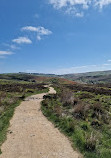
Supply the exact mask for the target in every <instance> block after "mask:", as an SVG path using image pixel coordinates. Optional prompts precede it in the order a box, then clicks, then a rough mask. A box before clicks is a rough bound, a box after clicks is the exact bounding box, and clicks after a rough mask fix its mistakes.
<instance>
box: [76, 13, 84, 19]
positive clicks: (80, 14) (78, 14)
mask: <svg viewBox="0 0 111 158" xmlns="http://www.w3.org/2000/svg"><path fill="white" fill-rule="evenodd" d="M75 16H76V17H80V18H82V17H83V16H84V13H83V12H81V13H76V14H75Z"/></svg>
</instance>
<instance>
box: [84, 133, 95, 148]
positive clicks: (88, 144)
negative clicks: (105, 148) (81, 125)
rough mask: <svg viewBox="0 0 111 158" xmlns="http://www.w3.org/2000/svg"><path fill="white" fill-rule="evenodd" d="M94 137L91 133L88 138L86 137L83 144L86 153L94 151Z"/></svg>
mask: <svg viewBox="0 0 111 158" xmlns="http://www.w3.org/2000/svg"><path fill="white" fill-rule="evenodd" d="M96 142H97V139H96V136H94V134H93V132H92V133H91V135H90V136H87V137H86V143H85V148H86V150H88V151H94V150H95V149H96Z"/></svg>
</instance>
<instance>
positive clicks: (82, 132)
mask: <svg viewBox="0 0 111 158" xmlns="http://www.w3.org/2000/svg"><path fill="white" fill-rule="evenodd" d="M56 90H57V95H50V97H49V98H48V96H47V98H46V99H45V100H44V101H43V102H42V107H41V109H42V112H43V114H44V115H45V116H46V117H47V118H48V119H49V120H50V121H52V122H53V123H54V125H55V127H57V128H59V130H60V131H61V132H63V133H64V134H65V135H66V136H68V137H69V138H70V140H71V141H72V144H73V147H74V149H75V148H77V149H78V150H79V151H80V152H81V153H82V154H83V155H84V157H85V158H110V157H111V125H110V121H111V113H110V112H111V101H110V100H111V97H110V96H106V95H94V94H93V93H88V92H80V93H74V98H75V96H76V99H78V100H79V103H78V106H79V109H77V110H76V111H77V113H76V115H75V113H74V112H72V110H73V108H75V107H73V105H70V103H66V104H65V106H64V103H63V102H64V99H63V100H62V99H61V88H56ZM84 96H85V97H84ZM62 97H63V91H62ZM65 97H66V93H65ZM77 97H78V98H77ZM80 98H81V99H80ZM76 107H77V106H76ZM84 107H85V108H84ZM86 107H88V110H87V111H86V113H85V112H84V110H85V109H86ZM79 112H80V114H81V112H82V114H84V117H83V116H82V115H80V117H79V118H78V116H79V115H77V114H79ZM95 113H96V115H95ZM106 116H107V117H106ZM92 122H94V123H97V124H94V125H92Z"/></svg>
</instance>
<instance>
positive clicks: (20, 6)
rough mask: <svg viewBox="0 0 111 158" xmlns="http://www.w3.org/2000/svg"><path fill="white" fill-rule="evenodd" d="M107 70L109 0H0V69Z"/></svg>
mask: <svg viewBox="0 0 111 158" xmlns="http://www.w3.org/2000/svg"><path fill="white" fill-rule="evenodd" d="M102 70H111V0H33V1H32V0H19V1H18V0H10V1H9V0H0V73H13V72H14V73H15V72H31V73H55V74H67V73H81V72H90V71H102Z"/></svg>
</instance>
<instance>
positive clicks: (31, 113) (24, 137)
mask: <svg viewBox="0 0 111 158" xmlns="http://www.w3.org/2000/svg"><path fill="white" fill-rule="evenodd" d="M50 93H56V92H55V90H54V89H53V88H52V87H50ZM44 95H45V93H43V94H37V95H34V96H32V97H28V98H27V99H26V100H25V101H23V102H22V103H21V105H20V106H18V107H17V108H16V110H15V114H14V116H13V118H12V120H11V121H10V127H9V130H8V131H9V132H8V134H7V140H6V141H5V143H4V144H3V145H2V148H1V150H2V154H1V155H0V158H80V155H79V154H78V153H77V152H76V151H73V149H72V147H71V145H70V142H69V141H68V139H67V138H66V137H65V136H64V135H63V134H61V133H60V132H59V130H58V129H56V128H54V126H53V124H52V123H51V122H49V121H48V120H47V119H46V118H45V117H44V116H43V114H42V112H41V110H40V102H41V101H42V100H43V96H44Z"/></svg>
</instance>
